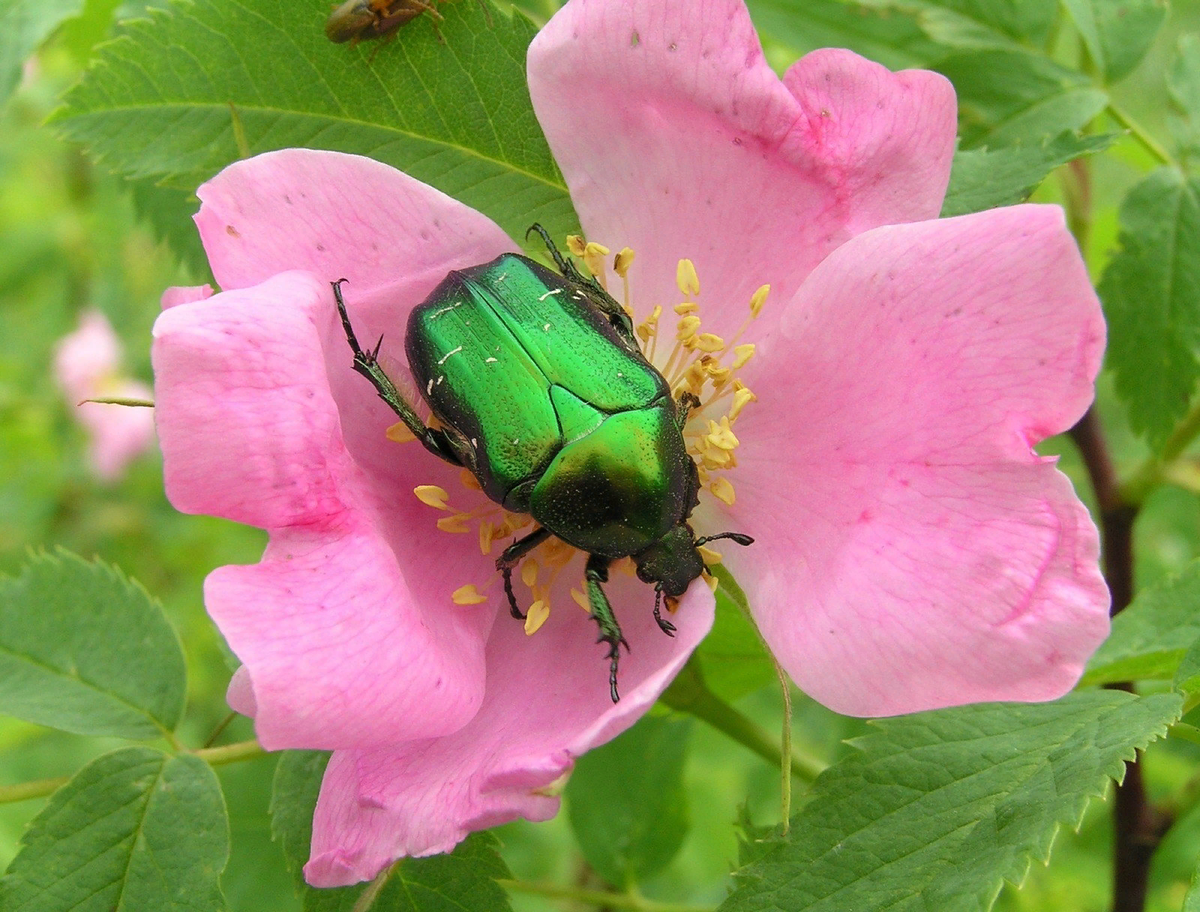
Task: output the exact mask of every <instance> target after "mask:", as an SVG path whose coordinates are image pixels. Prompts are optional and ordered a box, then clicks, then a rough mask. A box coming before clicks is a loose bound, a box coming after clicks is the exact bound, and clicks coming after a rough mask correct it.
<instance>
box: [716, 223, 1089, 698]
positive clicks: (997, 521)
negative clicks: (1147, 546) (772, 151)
mask: <svg viewBox="0 0 1200 912" xmlns="http://www.w3.org/2000/svg"><path fill="white" fill-rule="evenodd" d="M1103 344H1104V324H1103V321H1102V318H1101V315H1100V309H1099V305H1098V302H1097V300H1096V297H1095V294H1094V292H1093V291H1092V288H1091V284H1090V282H1089V281H1088V277H1087V273H1086V271H1085V269H1084V266H1083V263H1082V262H1081V260H1080V258H1079V254H1078V252H1077V250H1076V248H1075V245H1074V242H1073V240H1072V239H1071V237H1070V235H1069V234H1068V233H1067V231H1066V230H1065V228H1064V226H1063V219H1062V213H1061V212H1060V210H1058V209H1057V208H1055V207H1042V206H1018V207H1013V208H1010V209H1001V210H993V211H991V212H986V213H981V214H978V215H971V216H965V217H962V218H957V219H948V220H943V221H937V222H928V223H924V224H919V225H906V226H896V227H891V228H883V229H878V230H876V231H872V232H869V233H867V234H864V235H861V236H860V237H858V238H856V239H854V240H852V241H850V242H848V243H847V244H846V245H845V246H843V247H841V248H839V249H838V250H837V251H835V252H834V253H833V254H831V255H830V257H829V259H827V260H826V261H825V262H824V263H822V264H821V265H820V266H819V267H818V268H817V269H816V270H815V271H814V272H813V274H812V275H811V276H810V277H809V280H808V281H807V282H806V283H805V285H804V287H803V288H802V289H801V291H800V293H799V294H798V295H797V297H796V299H795V300H794V301H793V302H792V303H791V305H790V306H789V308H788V310H787V312H786V314H785V315H784V318H783V324H782V326H781V330H780V332H779V333H778V334H777V335H776V336H775V337H772V338H771V339H768V340H765V341H764V344H763V345H762V346H760V355H759V358H757V359H756V360H755V361H753V362H751V365H752V366H753V367H755V368H756V370H757V373H756V374H754V375H752V376H750V377H749V378H748V382H749V384H750V386H751V387H752V388H753V389H754V390H755V392H757V393H758V395H759V401H758V402H757V403H755V404H753V405H752V406H750V407H749V408H748V409H747V410H746V412H745V413H744V414H743V416H742V417H741V418H740V419H739V422H738V425H737V428H738V434H739V437H740V438H741V440H742V447H741V448H740V449H739V451H738V454H739V461H740V466H739V468H738V470H737V472H736V474H735V482H736V484H737V492H738V500H737V507H736V519H734V518H726V519H725V520H723V521H728V522H730V524H731V526H733V527H735V528H739V529H741V530H742V531H746V532H749V533H751V534H753V535H754V536H755V537H756V539H757V541H756V543H755V545H754V546H753V547H751V548H746V549H736V551H733V550H732V549H730V550H731V553H729V554H728V555H727V561H728V562H729V563H730V565H731V566H732V568H733V569H734V571H735V573H737V575H738V579H739V581H740V582H741V583H742V585H743V586H744V587H745V589H746V591H747V593H748V595H749V598H750V604H751V606H752V607H753V608H754V610H755V615H756V617H757V618H758V621H759V624H760V626H761V628H762V631H763V634H764V636H765V637H766V639H767V642H768V643H769V644H770V646H771V648H772V650H773V651H774V652H775V654H776V655H777V656H778V657H779V659H780V660H781V662H782V663H783V664H784V666H785V667H786V668H787V670H788V672H789V673H790V674H791V675H792V677H793V678H794V680H795V681H796V682H797V683H798V684H799V685H800V686H801V687H802V688H803V689H804V690H805V691H806V692H807V693H809V694H810V695H811V696H813V697H814V698H815V699H817V700H819V701H821V702H822V703H824V704H826V705H827V706H829V707H831V708H833V709H835V710H837V711H838V712H842V713H848V714H852V715H889V714H895V713H904V712H912V711H916V710H922V709H929V708H933V707H940V706H951V705H956V704H961V703H969V702H975V701H984V700H1045V699H1051V698H1053V697H1056V696H1059V695H1061V694H1062V693H1064V692H1065V691H1066V690H1068V689H1069V688H1070V687H1071V686H1072V685H1073V684H1074V683H1075V681H1076V680H1077V679H1078V676H1079V674H1080V673H1081V671H1082V668H1083V664H1084V662H1085V661H1086V659H1087V657H1088V656H1089V655H1090V654H1091V652H1092V651H1093V650H1094V649H1095V648H1096V646H1097V645H1099V643H1100V642H1101V641H1102V640H1103V638H1104V637H1105V635H1106V634H1107V631H1108V611H1107V609H1108V601H1109V599H1108V593H1107V590H1106V588H1105V585H1104V581H1103V579H1102V578H1101V576H1100V573H1099V570H1098V568H1097V565H1096V559H1097V553H1098V541H1097V534H1096V529H1095V527H1094V526H1093V524H1092V522H1091V520H1090V519H1089V517H1088V514H1087V511H1086V510H1085V509H1084V507H1083V506H1082V504H1080V502H1079V500H1078V499H1077V498H1076V497H1075V495H1074V493H1073V491H1072V490H1071V486H1070V483H1069V482H1068V481H1067V479H1066V478H1065V477H1064V476H1063V475H1062V474H1061V473H1059V472H1058V471H1057V470H1056V469H1054V468H1053V465H1052V462H1053V461H1052V460H1045V459H1041V458H1039V457H1038V456H1037V455H1036V454H1035V453H1034V452H1033V451H1032V447H1033V445H1034V444H1036V443H1037V442H1038V441H1040V440H1042V439H1043V438H1045V437H1046V436H1048V435H1050V434H1054V433H1058V432H1061V431H1064V430H1066V429H1067V428H1069V427H1070V426H1071V425H1072V424H1073V423H1074V422H1075V421H1076V420H1078V418H1079V417H1080V416H1081V415H1082V414H1083V412H1084V410H1085V409H1086V407H1087V405H1088V404H1089V403H1090V401H1091V398H1092V383H1093V381H1094V379H1095V376H1096V373H1097V370H1098V368H1099V364H1100V357H1101V354H1102V350H1103ZM754 376H758V377H761V378H762V379H761V380H756V379H754ZM781 479H786V482H785V484H784V485H783V486H781V484H780V480H781Z"/></svg>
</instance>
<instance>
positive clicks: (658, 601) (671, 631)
mask: <svg viewBox="0 0 1200 912" xmlns="http://www.w3.org/2000/svg"><path fill="white" fill-rule="evenodd" d="M661 608H662V589H661V588H655V590H654V620H655V621H656V622H657V623H658V629H659V630H661V631H662V632H663V633H665V634H666V635H667V636H669V637H673V636H675V631H676V629H677V628H676V627H675V625H674V624H672V623H671V622H670V621H668V620H667V619H666V618H664V617H663V616H662V615H661V614H659V610H660V609H661Z"/></svg>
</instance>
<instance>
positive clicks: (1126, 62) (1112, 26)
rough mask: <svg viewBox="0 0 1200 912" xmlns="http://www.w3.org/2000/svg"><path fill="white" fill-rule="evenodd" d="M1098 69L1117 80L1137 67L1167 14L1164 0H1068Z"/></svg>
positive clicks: (1106, 76)
mask: <svg viewBox="0 0 1200 912" xmlns="http://www.w3.org/2000/svg"><path fill="white" fill-rule="evenodd" d="M1065 5H1066V8H1067V12H1069V13H1070V15H1071V19H1072V20H1074V22H1075V27H1076V28H1077V29H1078V30H1079V35H1080V37H1081V38H1083V42H1084V44H1085V45H1086V46H1087V50H1088V54H1089V55H1091V58H1092V63H1093V64H1094V65H1095V68H1096V71H1097V72H1098V73H1099V74H1100V75H1101V76H1103V77H1105V80H1106V81H1108V82H1115V81H1116V80H1118V79H1120V78H1121V77H1122V76H1125V75H1127V74H1128V73H1129V71H1130V70H1132V69H1133V68H1134V67H1136V66H1137V65H1138V64H1139V63H1140V62H1141V60H1142V58H1143V57H1144V56H1146V51H1148V50H1149V49H1150V45H1151V44H1153V43H1154V37H1155V35H1157V34H1158V29H1159V26H1161V25H1162V23H1163V20H1164V19H1165V18H1166V16H1167V4H1166V2H1165V0H1065Z"/></svg>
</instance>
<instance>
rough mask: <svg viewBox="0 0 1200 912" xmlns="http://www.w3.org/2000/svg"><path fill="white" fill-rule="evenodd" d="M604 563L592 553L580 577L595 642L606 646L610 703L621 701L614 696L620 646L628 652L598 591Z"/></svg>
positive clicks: (604, 575) (603, 577) (603, 579)
mask: <svg viewBox="0 0 1200 912" xmlns="http://www.w3.org/2000/svg"><path fill="white" fill-rule="evenodd" d="M608 563H609V561H608V558H606V557H602V556H600V555H599V554H593V555H592V556H591V557H589V558H588V562H587V569H586V570H585V571H584V578H585V579H586V581H587V591H588V604H589V606H590V607H591V612H592V620H594V621H595V622H596V626H598V627H599V628H600V637H599V639H597V640H596V642H597V643H607V644H608V655H607V656H606V658H607V659H608V660H609V663H610V664H609V667H608V689H609V695H610V696H611V697H612V701H613V702H614V703H617V702H619V701H620V699H621V695H620V694H619V693H617V665H618V663H619V661H620V658H621V647H622V646H624V647H625V651H626V652H628V651H629V644H628V643H627V642H625V637H624V635H622V633H621V625H620V624H618V623H617V616H616V615H615V614H613V610H612V605H610V604H609V602H608V596H606V595H605V594H604V590H603V589H601V588H600V584H601V583H607V582H608Z"/></svg>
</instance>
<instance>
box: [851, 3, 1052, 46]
mask: <svg viewBox="0 0 1200 912" xmlns="http://www.w3.org/2000/svg"><path fill="white" fill-rule="evenodd" d="M862 2H863V4H864V5H866V6H872V7H876V8H881V9H894V10H899V11H901V12H904V13H908V14H909V15H912V16H915V17H916V18H917V21H918V22H919V23H920V24H921V27H922V28H923V29H924V30H925V32H926V34H928V35H929V37H930V38H932V39H933V40H934V41H937V42H939V43H941V44H945V45H948V46H950V47H960V48H968V47H969V48H991V47H1013V46H1015V45H1018V44H1027V43H1030V42H1032V43H1033V44H1037V45H1042V44H1045V42H1046V40H1047V38H1048V37H1049V36H1050V31H1051V29H1052V28H1053V27H1054V21H1055V16H1056V13H1057V3H1056V0H862Z"/></svg>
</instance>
